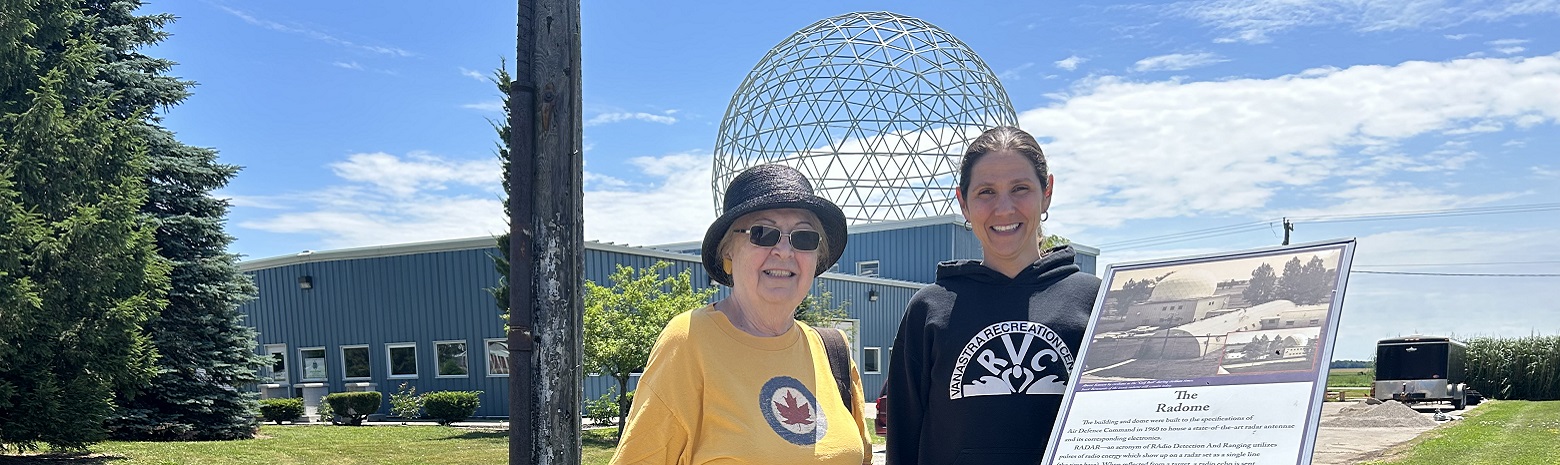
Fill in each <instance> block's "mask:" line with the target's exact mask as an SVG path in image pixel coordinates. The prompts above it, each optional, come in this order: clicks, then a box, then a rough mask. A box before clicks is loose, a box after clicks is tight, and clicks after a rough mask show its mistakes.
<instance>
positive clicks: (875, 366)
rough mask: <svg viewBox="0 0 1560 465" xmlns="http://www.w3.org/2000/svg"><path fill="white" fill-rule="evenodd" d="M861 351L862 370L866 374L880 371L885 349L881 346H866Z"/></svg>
mask: <svg viewBox="0 0 1560 465" xmlns="http://www.w3.org/2000/svg"><path fill="white" fill-rule="evenodd" d="M861 351H862V353H861V371H862V372H863V373H866V374H874V373H880V372H881V371H882V366H883V365H882V363H883V360H882V355H883V349H882V348H881V347H865V348H862V349H861Z"/></svg>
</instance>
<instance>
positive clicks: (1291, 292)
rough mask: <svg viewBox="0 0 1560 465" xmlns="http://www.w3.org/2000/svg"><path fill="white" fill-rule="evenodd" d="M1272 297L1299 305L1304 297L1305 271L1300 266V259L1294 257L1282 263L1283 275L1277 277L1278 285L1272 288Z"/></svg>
mask: <svg viewBox="0 0 1560 465" xmlns="http://www.w3.org/2000/svg"><path fill="white" fill-rule="evenodd" d="M1274 287H1275V288H1276V290H1274V291H1273V297H1274V298H1277V299H1283V300H1288V301H1290V302H1294V303H1296V304H1299V303H1301V299H1302V298H1303V297H1304V296H1305V287H1306V284H1305V271H1304V268H1303V267H1301V266H1300V257H1294V258H1291V259H1289V261H1287V262H1284V274H1283V275H1281V276H1279V277H1278V285H1277V286H1274Z"/></svg>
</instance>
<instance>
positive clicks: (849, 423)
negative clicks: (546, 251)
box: [612, 165, 872, 465]
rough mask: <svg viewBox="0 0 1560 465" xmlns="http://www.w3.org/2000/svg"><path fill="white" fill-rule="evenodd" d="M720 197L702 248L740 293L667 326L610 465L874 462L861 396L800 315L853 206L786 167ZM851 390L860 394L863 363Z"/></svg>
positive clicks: (750, 178)
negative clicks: (837, 372) (838, 374)
mask: <svg viewBox="0 0 1560 465" xmlns="http://www.w3.org/2000/svg"><path fill="white" fill-rule="evenodd" d="M723 207H724V208H723V210H724V212H723V213H722V214H721V216H720V218H718V219H716V220H715V222H714V224H711V225H710V228H709V230H708V231H707V232H706V233H705V235H704V244H703V250H702V252H703V258H704V268H705V270H706V271H708V272H709V275H710V278H711V279H713V280H715V281H716V282H719V283H721V284H724V285H726V286H730V287H731V293H730V295H729V296H728V297H727V298H725V299H723V300H721V301H719V302H716V303H714V304H713V305H709V306H705V307H703V308H699V309H695V310H692V311H689V312H687V313H683V314H681V315H678V316H677V317H674V318H673V319H672V321H671V322H670V323H668V324H667V325H666V328H665V329H664V330H663V331H662V332H661V337H660V339H658V340H657V341H656V344H655V349H654V350H653V351H652V352H651V355H650V362H649V365H648V366H646V367H645V373H644V376H643V377H641V378H640V380H639V387H638V390H637V391H636V392H635V393H634V405H633V408H632V410H630V412H629V415H628V420H627V421H628V424H627V426H626V429H625V431H624V433H623V438H622V440H621V441H620V442H619V443H618V449H617V455H615V456H614V457H613V458H612V463H613V464H673V463H676V464H705V463H829V464H840V465H857V464H869V463H872V448H871V442H870V440H869V439H868V438H869V436H867V426H866V420H865V418H864V417H863V415H862V412H861V410H862V409H861V407H860V404H859V403H858V404H857V405H856V407H855V408H849V407H847V405H846V404H845V403H844V402H841V393H840V388H839V387H837V384H836V383H835V378H834V376H833V374H832V373H833V372H832V371H831V370H830V365H829V359H828V357H827V355H826V351H825V349H824V344H823V342H822V339H820V337H819V335H818V332H817V331H816V330H814V329H813V328H811V327H808V326H807V325H806V324H803V323H801V322H798V321H796V320H795V319H794V318H793V315H794V312H795V310H796V307H797V306H798V305H800V304H801V302H802V299H804V298H805V297H807V294H808V292H809V291H810V290H811V289H812V281H813V278H815V277H816V276H817V275H818V274H819V273H822V272H823V271H824V270H827V269H829V267H830V266H832V265H834V263H835V262H836V261H838V260H839V258H840V254H841V252H843V251H844V249H845V240H846V230H845V215H844V214H843V213H842V212H841V211H840V208H839V207H838V206H836V205H834V203H832V202H830V201H828V200H827V199H824V198H822V197H819V196H817V195H815V194H814V193H813V188H812V184H811V183H810V182H808V181H807V179H806V178H805V177H804V176H802V174H801V173H800V172H797V171H796V170H794V169H792V168H789V167H785V166H781V165H760V166H756V167H753V168H750V169H748V170H747V171H744V172H742V173H741V174H739V175H737V177H736V179H733V180H732V182H731V185H730V186H728V187H727V189H726V196H725V203H724V205H723ZM848 389H849V390H850V391H851V395H850V397H849V398H850V399H861V398H862V397H861V379H860V378H859V377H858V376H857V375H856V370H855V364H854V362H851V363H850V383H849V388H848Z"/></svg>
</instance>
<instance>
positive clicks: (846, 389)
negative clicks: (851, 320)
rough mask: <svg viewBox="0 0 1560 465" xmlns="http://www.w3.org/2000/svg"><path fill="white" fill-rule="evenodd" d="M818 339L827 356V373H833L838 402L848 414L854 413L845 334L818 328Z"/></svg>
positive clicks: (848, 350)
mask: <svg viewBox="0 0 1560 465" xmlns="http://www.w3.org/2000/svg"><path fill="white" fill-rule="evenodd" d="M818 338H819V339H822V340H823V351H824V352H825V353H826V354H828V356H829V371H832V372H834V384H835V385H836V386H838V387H839V389H840V400H842V401H844V402H845V408H846V409H849V410H850V413H856V405H855V404H856V402H855V401H854V400H853V399H852V398H851V392H850V348H849V347H847V346H846V345H845V332H844V331H840V330H838V329H835V328H818Z"/></svg>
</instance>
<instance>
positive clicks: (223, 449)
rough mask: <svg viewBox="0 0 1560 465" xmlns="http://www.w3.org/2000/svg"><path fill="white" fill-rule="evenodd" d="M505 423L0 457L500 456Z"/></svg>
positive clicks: (472, 460)
mask: <svg viewBox="0 0 1560 465" xmlns="http://www.w3.org/2000/svg"><path fill="white" fill-rule="evenodd" d="M615 434H617V431H616V430H614V429H605V430H592V431H587V432H585V434H584V435H583V436H582V437H581V438H580V440H581V442H582V443H583V445H584V457H583V458H584V460H583V462H584V463H586V464H605V463H607V461H608V460H610V459H611V458H612V449H613V447H614V446H615V441H613V440H612V439H611V437H612V436H613V435H615ZM508 457H509V433H508V432H507V431H487V430H471V429H462V428H450V427H443V426H364V427H346V426H275V425H269V426H263V427H261V428H260V436H259V438H258V439H252V440H246V441H215V442H123V441H109V442H104V443H102V444H98V445H96V446H93V447H92V455H90V456H84V457H59V456H29V457H17V456H7V455H0V464H32V463H49V464H56V463H72V464H104V465H141V464H159V465H161V464H195V463H198V464H210V465H231V464H275V465H287V464H316V463H330V464H364V465H368V464H423V463H439V464H484V465H491V464H495V463H508V460H509V458H508Z"/></svg>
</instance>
